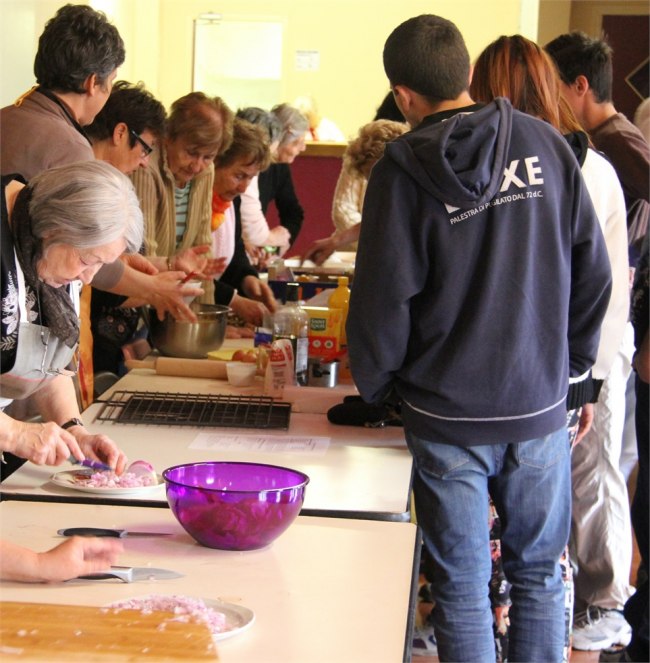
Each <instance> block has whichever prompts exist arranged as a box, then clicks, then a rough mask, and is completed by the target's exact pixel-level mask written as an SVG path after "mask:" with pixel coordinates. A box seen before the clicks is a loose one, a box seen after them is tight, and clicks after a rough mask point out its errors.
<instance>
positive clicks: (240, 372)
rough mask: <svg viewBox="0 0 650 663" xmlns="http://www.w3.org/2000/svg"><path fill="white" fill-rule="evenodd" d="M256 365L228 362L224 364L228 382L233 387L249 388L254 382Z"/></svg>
mask: <svg viewBox="0 0 650 663" xmlns="http://www.w3.org/2000/svg"><path fill="white" fill-rule="evenodd" d="M256 372H257V364H252V363H248V362H244V361H229V362H227V363H226V375H227V376H228V382H229V383H230V384H231V385H232V386H233V387H249V386H250V385H252V384H253V382H254V381H255V373H256Z"/></svg>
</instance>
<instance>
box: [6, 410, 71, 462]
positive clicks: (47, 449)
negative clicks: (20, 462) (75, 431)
mask: <svg viewBox="0 0 650 663" xmlns="http://www.w3.org/2000/svg"><path fill="white" fill-rule="evenodd" d="M3 418H4V417H3ZM7 419H8V422H7V428H6V429H5V430H6V432H8V433H9V435H8V438H7V439H6V440H5V441H4V442H3V444H2V450H3V451H9V452H11V453H12V454H14V455H16V456H18V457H19V458H25V459H26V460H29V461H31V462H32V463H34V464H35V465H61V463H64V462H65V461H67V460H68V458H70V456H71V455H72V456H74V457H75V458H77V459H78V460H83V458H84V455H83V452H82V450H81V449H80V447H79V444H78V442H77V440H76V438H75V437H74V435H72V434H71V433H69V432H68V431H66V430H63V428H61V427H60V426H57V425H56V424H55V423H54V422H53V421H49V422H47V423H39V424H32V423H27V422H24V421H16V420H15V419H9V417H7ZM0 423H2V424H3V425H4V422H0Z"/></svg>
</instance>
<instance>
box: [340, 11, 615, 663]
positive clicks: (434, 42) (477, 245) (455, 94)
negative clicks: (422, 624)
mask: <svg viewBox="0 0 650 663" xmlns="http://www.w3.org/2000/svg"><path fill="white" fill-rule="evenodd" d="M384 68H385V70H386V74H387V76H388V79H389V81H390V85H391V89H392V90H393V93H394V95H395V99H396V102H397V105H398V106H399V108H400V110H401V112H402V113H403V114H404V117H405V118H406V119H407V121H408V122H409V123H410V125H411V126H412V127H413V130H412V131H411V132H410V133H407V134H405V135H404V136H402V137H400V138H398V139H397V140H395V141H394V142H392V143H390V144H388V145H387V147H386V152H385V155H384V157H383V158H382V159H381V160H380V161H379V162H378V163H377V165H376V166H375V167H374V169H373V171H372V173H371V176H370V181H369V183H368V190H367V193H366V198H365V203H364V209H363V225H362V229H361V237H360V240H359V249H358V254H357V260H356V268H355V278H354V283H353V287H352V295H351V302H350V312H349V317H348V323H347V333H348V344H349V345H348V347H349V353H350V362H351V368H352V375H353V377H354V380H355V382H356V384H357V386H358V388H359V391H360V392H361V394H362V396H363V397H364V399H365V400H367V401H369V402H374V403H378V402H382V401H386V400H398V401H399V402H401V412H402V419H403V421H404V428H405V434H406V441H407V444H408V446H409V449H410V451H411V453H412V455H413V458H414V466H415V474H414V485H413V488H414V494H415V507H416V513H417V518H418V523H419V524H420V526H421V527H422V530H423V536H424V542H425V545H426V547H427V550H428V553H429V554H430V556H431V558H432V560H433V566H434V577H433V581H432V584H431V588H432V593H433V598H434V600H435V607H434V612H433V617H432V618H433V624H434V629H435V632H436V637H437V640H438V652H439V656H440V659H441V660H443V661H472V662H477V661H481V662H482V661H494V659H495V651H494V640H493V634H492V613H491V610H490V602H489V598H488V583H489V580H490V571H491V562H490V549H489V531H488V511H487V509H488V489H489V492H490V494H491V496H492V498H493V500H494V503H495V505H496V507H497V510H498V512H499V516H500V518H501V523H502V527H503V530H502V537H501V540H502V554H503V562H504V564H503V566H504V570H505V573H506V575H507V578H508V580H509V581H510V582H511V583H512V593H511V596H512V602H513V605H512V609H511V611H510V617H511V623H512V625H511V631H510V652H509V658H510V660H515V661H523V660H539V661H560V660H562V649H563V641H564V588H563V585H562V580H561V577H560V567H559V564H558V561H559V559H560V555H561V553H562V550H563V549H564V546H565V545H566V543H567V539H568V535H569V524H570V514H571V504H570V495H571V484H570V462H569V444H568V439H567V431H566V421H565V419H566V393H567V389H568V385H569V381H570V380H571V379H572V378H578V377H581V376H583V375H584V374H585V373H588V372H589V370H590V367H591V365H592V364H593V362H594V360H595V357H596V350H597V346H598V338H599V328H600V324H601V321H602V318H603V315H604V313H605V309H606V306H607V303H608V300H609V292H610V286H611V274H610V267H609V261H608V258H607V251H606V248H605V244H604V241H603V238H602V234H601V231H600V228H599V225H598V221H597V219H596V215H595V213H594V210H593V207H592V205H591V201H590V199H589V194H588V193H587V191H586V189H585V186H584V184H583V181H582V176H581V174H580V167H579V165H578V163H577V161H576V159H575V157H574V156H573V154H572V153H571V151H570V150H569V149H568V146H567V144H566V142H565V141H564V139H563V138H562V136H561V135H560V134H559V133H557V132H556V131H554V130H553V129H552V128H551V127H550V126H549V125H548V124H546V123H544V122H542V121H540V120H537V119H535V118H533V117H531V116H528V115H524V114H522V113H519V112H517V111H514V110H513V109H512V107H511V106H510V104H509V102H508V101H507V100H505V99H497V100H495V101H494V102H492V103H490V104H488V105H486V106H484V107H480V106H477V105H475V104H474V103H473V101H472V99H471V98H470V96H469V93H468V85H469V68H470V63H469V55H468V52H467V49H466V46H465V44H464V42H463V38H462V36H461V34H460V33H459V31H458V29H457V28H456V26H455V25H454V24H453V23H450V22H449V21H447V20H445V19H443V18H440V17H438V16H432V15H423V16H418V17H416V18H412V19H409V20H408V21H406V22H404V23H402V24H401V25H400V26H398V27H397V28H396V29H395V30H394V31H393V32H392V34H391V35H390V36H389V37H388V40H387V41H386V44H385V47H384Z"/></svg>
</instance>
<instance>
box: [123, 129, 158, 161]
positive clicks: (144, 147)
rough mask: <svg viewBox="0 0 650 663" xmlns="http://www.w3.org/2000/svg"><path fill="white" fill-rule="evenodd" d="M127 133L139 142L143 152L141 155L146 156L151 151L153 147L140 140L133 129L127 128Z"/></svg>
mask: <svg viewBox="0 0 650 663" xmlns="http://www.w3.org/2000/svg"><path fill="white" fill-rule="evenodd" d="M129 133H130V134H131V135H132V136H133V138H135V140H136V141H137V142H138V143H140V147H141V148H142V151H143V152H144V154H143V155H142V156H143V157H148V156H149V155H150V154H151V153H152V152H153V147H151V145H149V143H147V141H145V140H142V138H141V137H140V134H137V133H136V132H135V131H133V129H129Z"/></svg>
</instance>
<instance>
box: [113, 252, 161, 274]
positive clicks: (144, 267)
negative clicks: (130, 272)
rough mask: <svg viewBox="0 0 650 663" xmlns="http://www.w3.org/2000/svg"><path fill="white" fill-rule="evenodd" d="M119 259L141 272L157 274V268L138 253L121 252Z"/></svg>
mask: <svg viewBox="0 0 650 663" xmlns="http://www.w3.org/2000/svg"><path fill="white" fill-rule="evenodd" d="M120 260H121V261H122V262H123V263H125V264H126V265H128V266H129V267H132V268H133V269H135V270H137V271H138V272H142V273H143V274H157V273H158V268H157V267H156V266H155V265H154V264H153V263H152V262H151V260H149V259H148V258H145V257H144V256H143V255H142V254H140V253H123V254H122V256H121V257H120Z"/></svg>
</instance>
